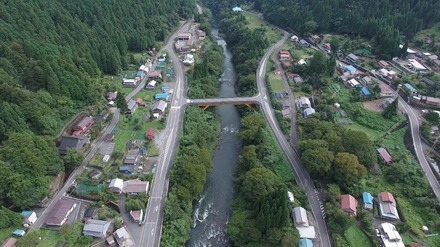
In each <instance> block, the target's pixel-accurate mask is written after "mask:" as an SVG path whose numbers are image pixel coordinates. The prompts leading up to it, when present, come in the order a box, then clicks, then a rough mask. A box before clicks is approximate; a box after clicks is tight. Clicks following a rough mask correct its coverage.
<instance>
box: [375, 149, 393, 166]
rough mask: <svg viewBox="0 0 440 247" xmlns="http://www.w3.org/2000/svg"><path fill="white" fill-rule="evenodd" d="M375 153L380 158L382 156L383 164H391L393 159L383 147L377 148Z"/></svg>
mask: <svg viewBox="0 0 440 247" xmlns="http://www.w3.org/2000/svg"><path fill="white" fill-rule="evenodd" d="M377 153H378V154H379V156H380V158H382V160H383V162H385V164H387V165H391V162H392V161H393V159H392V158H391V155H390V154H389V153H388V151H387V150H386V149H385V148H378V149H377Z"/></svg>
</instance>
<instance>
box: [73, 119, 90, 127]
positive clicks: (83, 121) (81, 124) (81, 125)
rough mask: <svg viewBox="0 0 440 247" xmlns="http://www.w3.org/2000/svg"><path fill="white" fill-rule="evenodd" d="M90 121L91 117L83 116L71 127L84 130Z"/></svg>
mask: <svg viewBox="0 0 440 247" xmlns="http://www.w3.org/2000/svg"><path fill="white" fill-rule="evenodd" d="M92 123H93V118H92V117H85V118H83V119H81V121H79V123H77V124H76V125H75V127H74V128H73V129H74V130H85V129H86V128H87V127H89V126H90V124H92Z"/></svg>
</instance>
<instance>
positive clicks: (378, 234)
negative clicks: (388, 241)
mask: <svg viewBox="0 0 440 247" xmlns="http://www.w3.org/2000/svg"><path fill="white" fill-rule="evenodd" d="M376 236H378V237H380V231H379V229H376Z"/></svg>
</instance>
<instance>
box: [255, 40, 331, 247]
mask: <svg viewBox="0 0 440 247" xmlns="http://www.w3.org/2000/svg"><path fill="white" fill-rule="evenodd" d="M287 38H288V33H287V32H284V36H283V38H282V39H281V40H280V41H278V42H277V43H276V44H274V45H272V47H271V48H270V49H269V50H268V51H267V52H266V54H265V55H264V57H263V58H262V59H261V61H260V64H259V66H258V69H257V85H258V91H259V92H260V97H261V103H262V104H261V108H262V110H263V114H264V116H265V117H266V120H267V122H268V123H269V125H270V127H271V129H272V131H273V133H274V134H275V137H276V138H277V140H278V143H279V144H280V146H281V149H282V150H283V151H284V153H285V154H286V157H287V160H288V161H289V162H290V164H291V165H292V167H293V170H294V172H295V178H296V181H297V183H298V184H299V185H301V187H302V188H303V189H304V191H305V192H306V194H307V198H308V199H309V202H310V206H311V209H312V213H313V215H314V217H315V220H316V223H317V225H316V228H317V229H316V230H317V233H318V239H319V240H320V242H321V245H322V246H323V247H330V246H331V242H330V237H329V234H328V232H327V226H326V224H325V220H324V217H323V215H322V212H321V205H322V204H321V202H320V201H319V198H318V196H317V194H316V190H315V186H314V185H313V182H312V179H311V178H310V176H309V174H308V172H307V170H306V169H305V168H304V166H303V165H302V164H301V160H300V159H299V155H298V153H297V152H295V151H294V149H293V148H292V146H290V145H289V143H288V142H287V140H286V138H285V137H284V134H283V133H282V131H281V130H280V127H279V126H278V122H277V120H276V117H275V113H274V111H273V108H272V106H271V103H270V98H269V94H268V91H267V88H266V84H265V83H266V82H265V76H266V64H267V60H268V59H269V57H270V56H271V54H273V52H274V51H275V50H277V49H280V48H281V47H282V45H283V44H284V42H285V41H286V40H287Z"/></svg>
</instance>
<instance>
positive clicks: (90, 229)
mask: <svg viewBox="0 0 440 247" xmlns="http://www.w3.org/2000/svg"><path fill="white" fill-rule="evenodd" d="M110 223H111V222H110V221H104V220H88V221H86V222H85V224H84V228H83V231H82V233H83V235H84V236H90V237H95V238H105V237H106V236H107V231H108V229H109V227H110Z"/></svg>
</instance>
